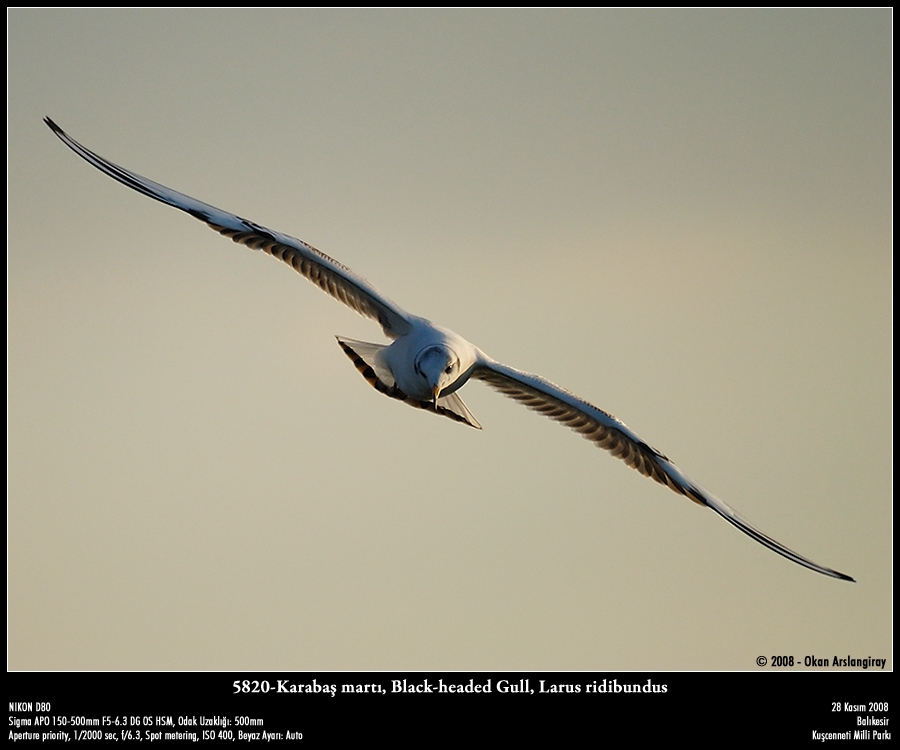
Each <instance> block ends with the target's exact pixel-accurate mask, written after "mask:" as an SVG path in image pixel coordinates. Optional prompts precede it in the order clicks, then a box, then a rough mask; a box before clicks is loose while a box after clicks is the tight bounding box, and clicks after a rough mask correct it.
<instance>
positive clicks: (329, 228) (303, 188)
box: [7, 9, 893, 670]
mask: <svg viewBox="0 0 900 750" xmlns="http://www.w3.org/2000/svg"><path fill="white" fill-rule="evenodd" d="M8 22H9V26H8V34H9V39H8V42H9V52H8V55H9V74H8V81H9V91H8V101H9V118H8V148H9V162H8V188H9V192H8V220H9V230H8V242H9V244H8V257H7V265H8V271H9V282H8V293H9V301H8V335H9V339H8V356H9V360H8V403H9V409H8V437H9V445H10V447H9V451H8V464H9V479H8V498H9V500H8V529H9V531H8V535H9V539H8V557H9V565H8V571H9V572H8V597H9V598H8V609H9V611H8V623H9V631H8V633H9V636H8V639H9V640H8V648H9V657H8V664H9V667H11V668H12V669H163V670H166V669H298V670H311V669H317V670H318V669H517V668H521V669H585V670H606V669H689V670H690V669H737V670H743V669H747V670H755V669H756V668H757V667H756V658H757V656H760V655H764V656H767V657H769V656H772V655H794V656H795V657H799V658H801V659H802V658H803V657H804V656H806V655H812V654H815V655H816V656H817V657H823V656H825V657H828V658H831V657H832V656H833V655H839V656H845V655H847V654H850V655H851V656H855V657H867V656H873V657H879V658H882V657H887V658H888V659H889V662H888V665H889V667H892V666H893V660H892V657H893V653H892V646H891V644H892V638H891V632H892V619H891V615H892V602H891V597H892V573H891V546H892V503H891V487H892V472H891V467H892V452H891V442H892V374H891V362H892V357H891V352H892V327H891V320H892V307H891V299H892V287H891V277H892V252H891V251H892V244H891V241H892V224H891V188H892V182H891V175H892V172H891V163H892V152H891V139H892V120H891V117H892V107H891V98H892V85H891V68H892V56H891V43H892V40H891V28H892V15H891V11H890V9H885V10H862V11H857V10H838V11H830V10H818V11H804V10H796V11H794V10H788V11H778V10H774V11H773V10H769V11H712V12H710V11H656V10H648V11H625V10H623V11H603V10H598V11H577V10H576V11H555V10H553V11H360V10H350V11H332V10H293V11H259V10H248V11H204V10H199V11H193V10H191V11H179V10H161V11H155V10H137V11H135V10H112V11H108V10H87V11H83V10H12V11H9V12H8ZM44 115H50V116H51V117H53V118H54V119H55V120H56V121H57V122H58V123H59V124H60V125H61V126H62V127H63V128H65V129H66V130H68V131H69V132H70V133H71V134H72V135H73V136H74V137H75V138H77V139H79V140H80V141H82V142H83V143H84V144H85V145H86V146H88V147H89V148H91V149H93V150H95V151H97V152H98V153H100V154H102V155H104V156H106V157H108V158H110V159H112V160H113V161H115V162H117V163H120V164H122V165H123V166H126V167H128V168H130V169H133V170H135V171H137V172H139V173H141V174H144V175H146V176H148V177H150V178H152V179H154V180H157V181H159V182H162V183H164V184H166V185H170V186H172V187H174V188H175V189H177V190H181V191H183V192H186V193H188V194H189V195H192V196H195V197H197V198H199V199H200V200H203V201H206V202H209V203H212V204H213V205H216V206H220V207H221V208H224V209H226V210H230V211H234V212H236V213H238V214H240V215H242V216H245V217H247V218H250V219H253V220H254V221H257V222H260V223H262V224H264V225H267V226H270V227H272V228H274V229H277V230H280V231H283V232H286V233H288V234H292V235H295V236H297V237H301V238H303V239H304V240H307V241H308V242H311V243H312V244H314V245H316V246H317V247H319V248H320V249H321V250H323V251H324V252H326V253H328V254H329V255H332V256H333V257H335V258H336V259H338V260H339V261H341V262H342V263H345V264H347V265H349V266H350V267H351V268H353V269H354V270H355V271H357V272H358V273H360V274H362V275H364V276H366V277H368V278H370V279H372V281H373V282H374V283H375V284H377V285H378V287H379V288H380V289H381V290H383V291H384V292H385V294H387V295H388V296H389V297H391V298H392V299H394V300H396V301H397V302H398V303H400V304H401V305H402V306H404V307H405V308H406V309H408V310H410V311H411V312H413V313H415V314H419V315H423V316H425V317H428V318H430V319H432V320H434V321H436V322H438V323H440V324H442V325H445V326H447V327H450V328H452V329H454V330H456V331H457V332H459V333H460V334H462V335H463V336H465V337H466V338H469V339H470V340H472V341H473V342H474V343H475V344H476V345H478V346H480V347H481V348H482V349H484V350H485V351H486V352H487V353H488V354H490V355H491V356H493V357H495V358H496V359H499V360H500V361H502V362H506V363H508V364H510V365H513V366H515V367H519V368H522V369H525V370H529V371H532V372H536V373H539V374H541V375H543V376H545V377H547V378H549V379H551V380H553V381H555V382H557V383H559V384H560V385H562V386H565V387H566V388H568V389H570V390H572V391H574V392H575V393H577V394H578V395H580V396H582V397H583V398H585V399H587V400H589V401H591V402H592V403H595V404H596V405H597V406H599V407H601V408H603V409H606V410H608V411H610V412H612V413H613V414H615V415H616V416H618V417H619V418H621V419H622V420H624V421H625V422H626V423H627V424H628V425H629V426H630V427H631V428H632V429H634V430H635V431H636V432H637V433H638V434H639V435H641V436H642V437H643V438H644V439H646V440H647V441H648V442H650V443H651V444H652V445H654V446H656V447H657V448H659V449H660V450H662V451H663V452H665V453H666V454H668V455H669V456H670V457H671V458H672V460H673V461H675V462H676V463H677V464H678V465H679V466H680V467H681V468H682V469H683V470H684V471H685V472H686V473H687V474H688V475H690V476H691V477H693V478H694V479H696V480H697V481H699V482H700V483H702V484H703V485H704V486H706V487H707V488H708V489H709V490H710V491H712V492H713V493H715V494H717V495H719V496H720V497H721V498H722V499H724V500H725V501H726V502H728V503H730V504H732V505H733V506H734V507H735V508H737V509H738V510H739V511H740V512H741V513H742V514H744V515H745V516H746V517H748V518H749V519H750V520H751V521H753V522H754V523H756V524H757V525H758V526H759V527H760V528H761V529H763V530H764V531H766V532H767V533H768V534H770V535H772V536H774V537H775V538H776V539H778V540H779V541H781V542H783V543H784V544H786V545H788V546H789V547H792V548H793V549H796V550H797V551H798V552H800V553H802V554H804V555H807V556H809V557H810V558H812V559H813V560H815V561H817V562H820V563H822V564H825V565H828V566H831V567H834V568H837V569H838V570H841V571H844V572H846V573H848V574H850V575H853V576H854V577H856V578H857V580H858V583H856V584H849V583H845V582H842V581H837V580H833V579H829V578H825V577H824V576H821V575H817V574H815V573H813V572H812V571H810V570H807V569H805V568H801V567H800V566H798V565H795V564H793V563H791V562H789V561H788V560H786V559H784V558H782V557H779V556H777V555H775V554H773V553H772V552H770V551H769V550H767V549H765V548H763V547H762V546H761V545H759V544H757V543H756V542H754V541H752V540H751V539H749V538H748V537H746V536H744V535H743V534H741V533H740V532H738V531H737V530H736V529H734V528H733V527H731V526H730V525H729V524H727V523H726V522H724V521H723V520H722V519H720V518H719V517H718V516H716V515H715V514H714V513H712V512H711V511H708V510H705V509H702V508H700V507H698V506H696V505H694V504H692V503H690V502H689V501H687V500H685V499H684V498H681V497H679V496H677V495H675V494H674V493H672V492H670V491H668V490H666V489H665V488H663V487H661V486H659V485H657V484H655V483H654V482H652V481H650V480H648V479H646V478H644V477H642V476H640V475H639V474H638V473H637V472H635V471H632V470H630V469H628V468H627V467H626V466H625V465H624V464H622V463H621V462H620V461H617V460H615V459H613V458H610V457H609V456H608V455H606V454H605V453H604V452H602V451H600V450H598V449H597V448H595V447H594V446H592V445H591V444H590V443H588V442H587V441H585V440H583V439H581V438H579V437H578V436H577V435H575V434H574V433H572V432H570V431H568V430H566V429H564V428H562V427H561V426H559V425H557V424H555V423H553V422H551V421H549V420H547V419H544V418H541V417H539V416H537V415H535V414H533V413H531V412H529V411H527V410H526V409H524V408H522V407H521V406H519V405H517V404H516V403H514V402H512V401H509V400H507V399H504V398H503V397H501V396H500V395H498V394H496V393H494V392H493V391H491V390H489V389H488V388H486V387H484V386H483V385H482V384H479V383H471V384H469V385H467V386H466V387H465V388H464V389H463V391H462V392H461V395H462V396H463V397H464V399H465V400H466V403H467V404H468V406H469V407H470V409H471V410H472V411H473V413H474V414H475V415H476V417H477V418H478V419H479V421H480V422H481V423H482V425H483V426H484V430H483V432H477V431H475V430H472V429H469V428H467V427H465V426H463V425H459V424H454V423H452V422H451V421H450V420H447V419H441V418H438V417H435V416H434V415H431V414H427V413H425V412H421V411H418V410H415V409H411V408H408V407H406V406H404V405H402V404H399V403H397V402H395V401H392V400H390V399H387V398H385V397H384V396H381V395H379V394H378V393H376V392H375V391H374V390H373V389H372V388H371V387H370V386H369V385H367V383H366V382H365V381H364V380H363V379H362V378H361V377H360V375H359V374H358V373H357V372H356V371H355V369H354V368H353V366H352V364H351V363H350V362H349V361H348V360H347V358H346V357H345V356H344V355H343V354H342V352H341V350H340V349H339V348H338V346H337V344H336V342H335V340H334V334H342V335H347V336H350V337H352V338H358V339H364V340H372V341H383V340H384V339H383V337H382V336H381V332H380V330H379V328H378V327H377V326H376V325H374V324H373V323H371V322H370V321H366V320H364V319H363V318H360V317H359V316H357V315H355V314H354V313H353V312H352V311H350V310H349V309H347V308H344V307H343V306H342V305H340V304H339V303H337V302H336V301H334V300H332V299H330V298H328V297H327V296H326V295H324V294H322V293H321V292H320V291H318V290H317V289H316V288H315V287H313V286H312V285H311V284H309V283H308V282H306V281H305V280H303V279H302V278H301V277H299V276H298V275H297V274H295V273H293V272H292V271H291V270H290V269H288V268H286V267H285V266H284V265H282V264H280V263H277V262H275V261H273V260H272V259H270V258H268V257H267V256H264V255H262V254H259V253H252V252H250V251H248V250H247V249H245V248H243V247H239V246H237V245H234V244H233V243H231V242H229V241H227V240H225V239H224V238H222V237H219V236H218V235H216V234H214V233H213V232H211V231H209V230H208V229H207V228H205V227H204V226H203V225H202V224H201V223H199V222H197V221H195V220H193V219H191V218H190V217H188V216H186V215H185V214H182V213H179V212H177V211H175V210H173V209H171V208H168V207H165V206H163V205H161V204H159V203H155V202H153V201H150V200H148V199H147V198H145V197H143V196H141V195H139V194H137V193H135V192H133V191H130V190H128V189H126V188H124V187H123V186H121V185H118V184H116V183H115V182H113V181H112V180H110V179H109V178H107V177H105V176H103V175H102V174H100V173H99V172H97V171H96V170H95V169H93V168H92V167H90V166H89V165H87V164H86V163H85V162H83V161H82V160H80V159H79V158H78V157H77V156H75V154H73V153H72V152H70V151H69V150H68V149H66V148H65V146H63V144H62V143H60V142H59V141H58V140H57V139H56V138H55V137H54V136H53V134H52V133H51V132H50V131H49V130H48V129H47V127H46V126H45V125H44V124H43V123H42V122H41V118H42V117H43V116H44Z"/></svg>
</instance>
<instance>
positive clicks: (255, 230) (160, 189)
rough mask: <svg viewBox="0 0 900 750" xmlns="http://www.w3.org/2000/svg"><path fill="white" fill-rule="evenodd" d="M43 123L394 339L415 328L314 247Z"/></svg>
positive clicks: (114, 172) (99, 163) (134, 185)
mask: <svg viewBox="0 0 900 750" xmlns="http://www.w3.org/2000/svg"><path fill="white" fill-rule="evenodd" d="M44 122H46V123H47V125H48V126H49V127H50V129H51V130H52V131H53V132H54V133H56V135H57V136H59V138H60V140H61V141H62V142H63V143H65V144H66V145H67V146H68V147H69V148H71V149H72V150H73V151H74V152H75V153H76V154H78V155H79V156H80V157H82V158H83V159H84V160H85V161H87V162H89V163H90V164H92V165H93V166H95V167H96V168H97V169H99V170H100V171H101V172H104V173H105V174H107V175H109V176H110V177H112V178H113V179H114V180H116V181H118V182H121V183H122V184H123V185H125V186H127V187H130V188H131V189H132V190H136V191H137V192H139V193H142V194H143V195H146V196H147V197H148V198H153V199H154V200H158V201H160V202H162V203H165V204H166V205H169V206H172V207H173V208H177V209H179V210H181V211H184V212H185V213H188V214H190V215H191V216H193V217H194V218H195V219H199V220H200V221H203V222H205V223H206V224H208V225H209V226H210V227H212V228H213V229H215V230H216V231H217V232H219V233H220V234H223V235H225V236H226V237H228V238H230V239H232V240H234V241H235V242H237V243H239V244H241V245H245V246H246V247H249V248H250V249H252V250H261V251H263V252H264V253H267V254H269V255H271V256H272V257H273V258H277V259H278V260H281V261H283V262H285V263H287V264H288V265H289V266H291V267H292V268H293V269H294V270H296V271H297V272H298V273H300V274H301V275H302V276H304V277H306V278H307V279H309V280H310V281H311V282H312V283H313V284H315V285H316V286H317V287H319V289H321V290H322V291H324V292H326V293H327V294H330V295H331V296H332V297H334V298H335V299H337V300H339V301H340V302H343V303H344V304H345V305H347V306H348V307H349V308H351V309H353V310H355V311H356V312H358V313H359V314H360V315H363V316H364V317H367V318H372V319H373V320H376V321H378V323H380V324H381V327H382V329H384V333H385V335H387V336H389V337H390V338H397V337H399V336H403V335H404V334H406V333H408V332H409V331H410V329H411V324H410V316H409V315H408V314H407V313H406V312H405V311H404V310H403V309H402V308H400V307H399V306H398V305H396V304H395V303H393V302H391V301H390V300H389V299H387V297H385V296H384V295H382V294H381V293H380V292H379V291H378V290H377V289H376V288H375V287H374V286H373V285H372V284H371V283H369V282H368V281H367V280H366V279H364V278H363V277H362V276H358V275H357V274H355V273H354V272H353V271H351V270H350V269H349V268H347V267H346V266H344V265H342V264H341V263H338V262H337V261H336V260H335V259H334V258H330V257H329V256H327V255H325V253H323V252H321V251H319V250H317V249H316V248H314V247H313V246H312V245H309V244H307V243H306V242H303V241H302V240H298V239H297V238H296V237H291V236H289V235H286V234H281V233H280V232H275V231H273V230H271V229H267V228H266V227H263V226H261V225H259V224H256V223H254V222H252V221H248V220H247V219H242V218H240V217H239V216H236V215H235V214H231V213H228V212H227V211H223V210H221V209H219V208H216V207H215V206H211V205H209V204H208V203H203V202H202V201H198V200H196V199H195V198H191V197H190V196H188V195H184V193H179V192H178V191H176V190H172V189H171V188H168V187H166V186H165V185H161V184H159V183H158V182H154V181H153V180H148V179H147V178H146V177H142V176H141V175H139V174H136V173H135V172H131V171H129V170H127V169H124V168H123V167H120V166H118V165H117V164H113V162H111V161H109V160H107V159H104V158H103V157H102V156H100V155H98V154H95V153H94V152H93V151H91V150H90V149H87V148H85V147H84V146H82V145H81V144H80V143H78V141H76V140H75V139H74V138H72V137H71V136H70V135H68V134H67V133H66V132H65V131H64V130H63V129H62V128H60V127H59V126H58V125H57V124H56V123H55V122H53V120H51V119H50V118H49V117H45V118H44Z"/></svg>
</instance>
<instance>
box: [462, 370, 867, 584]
mask: <svg viewBox="0 0 900 750" xmlns="http://www.w3.org/2000/svg"><path fill="white" fill-rule="evenodd" d="M472 377H473V378H477V379H478V380H483V381H484V382H485V383H487V384H488V385H489V386H491V387H492V388H495V389H496V390H498V391H500V393H502V394H503V395H505V396H509V397H510V398H512V399H515V400H516V401H518V402H519V403H521V404H524V405H525V406H527V407H528V408H529V409H533V410H534V411H536V412H539V413H540V414H543V415H545V416H547V417H550V419H554V420H556V421H557V422H561V423H562V424H564V425H566V426H567V427H570V428H572V429H573V430H575V432H577V433H579V434H580V435H582V436H583V437H585V438H586V439H587V440H590V441H591V442H592V443H594V444H596V445H598V446H599V447H600V448H603V449H605V450H607V451H609V452H610V453H611V454H612V455H613V456H615V457H616V458H620V459H622V460H623V461H624V462H625V463H626V464H628V465H629V466H631V467H632V468H633V469H637V470H638V471H639V472H640V473H641V474H643V475H644V476H646V477H651V478H652V479H655V480H656V481H657V482H659V483H660V484H664V485H666V486H667V487H669V488H670V489H672V490H674V491H675V492H677V493H678V494H679V495H684V496H685V497H687V498H690V499H691V500H693V501H694V502H695V503H698V504H700V505H705V506H707V507H708V508H712V509H713V510H714V511H715V512H716V513H718V514H719V515H720V516H722V518H724V519H725V520H726V521H728V522H729V523H731V524H733V525H734V526H736V527H737V528H739V529H740V530H741V531H743V532H744V533H745V534H747V535H748V536H750V537H752V538H753V539H755V540H756V541H757V542H759V543H760V544H763V545H765V546H766V547H768V548H769V549H771V550H773V551H774V552H777V553H778V554H779V555H783V556H784V557H786V558H788V559H789V560H793V561H794V562H796V563H799V564H800V565H803V566H805V567H807V568H810V569H811V570H815V571H816V572H818V573H822V574H824V575H827V576H831V577H832V578H840V579H843V580H845V581H852V580H853V578H851V577H850V576H848V575H845V574H844V573H839V572H838V571H836V570H832V569H831V568H826V567H825V566H823V565H819V564H818V563H814V562H813V561H812V560H809V559H807V558H805V557H803V556H802V555H799V554H797V553H796V552H794V551H793V550H791V549H789V548H788V547H785V546H784V545H783V544H781V543H780V542H778V541H776V540H775V539H773V538H772V537H770V536H768V535H767V534H765V533H763V532H762V531H760V530H759V529H757V528H756V527H755V526H753V524H751V523H750V522H749V521H747V520H746V519H745V518H743V517H742V516H741V515H740V514H738V513H737V511H735V510H734V508H732V507H731V506H730V505H728V504H727V503H724V502H722V501H721V500H720V499H719V498H717V497H716V496H715V495H713V494H711V493H710V492H708V491H707V490H706V489H704V488H703V487H701V486H700V485H699V484H697V483H696V482H694V481H693V480H692V479H690V478H689V477H687V476H686V475H685V474H683V473H682V471H681V470H680V469H679V468H678V467H677V466H675V464H673V463H672V462H671V461H670V460H669V458H668V457H667V456H665V455H664V454H663V453H661V452H660V451H658V450H656V448H653V447H652V446H651V445H649V444H648V443H645V442H644V441H643V440H641V439H640V438H639V437H638V436H637V435H636V434H635V433H634V432H632V431H631V429H629V428H628V427H627V426H626V425H625V424H624V423H623V422H621V421H619V420H618V419H616V418H615V417H614V416H613V415H612V414H609V413H608V412H605V411H603V409H598V408H597V407H596V406H594V405H593V404H589V403H588V402H587V401H584V400H582V399H580V398H578V396H576V395H575V394H573V393H570V392H569V391H567V390H566V389H565V388H560V387H559V386H558V385H556V384H554V383H551V382H550V381H549V380H545V379H544V378H542V377H539V376H537V375H531V374H529V373H526V372H521V371H520V370H516V369H514V368H512V367H507V366H506V365H501V364H500V363H499V362H494V361H492V360H488V361H484V362H482V363H479V365H478V366H477V367H476V368H475V370H474V371H473V372H472Z"/></svg>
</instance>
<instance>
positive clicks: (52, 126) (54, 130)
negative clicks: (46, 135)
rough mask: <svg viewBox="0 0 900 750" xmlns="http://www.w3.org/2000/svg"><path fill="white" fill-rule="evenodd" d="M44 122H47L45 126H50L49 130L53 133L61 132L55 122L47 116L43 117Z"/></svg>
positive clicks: (58, 133)
mask: <svg viewBox="0 0 900 750" xmlns="http://www.w3.org/2000/svg"><path fill="white" fill-rule="evenodd" d="M44 122H45V123H47V127H48V128H50V130H52V131H53V132H54V133H56V134H57V135H60V134H62V132H63V129H62V128H61V127H60V126H59V125H57V124H56V123H55V122H53V120H51V119H50V118H49V117H45V118H44Z"/></svg>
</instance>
